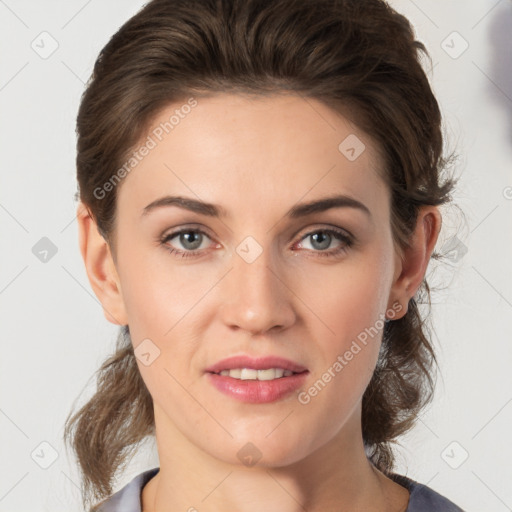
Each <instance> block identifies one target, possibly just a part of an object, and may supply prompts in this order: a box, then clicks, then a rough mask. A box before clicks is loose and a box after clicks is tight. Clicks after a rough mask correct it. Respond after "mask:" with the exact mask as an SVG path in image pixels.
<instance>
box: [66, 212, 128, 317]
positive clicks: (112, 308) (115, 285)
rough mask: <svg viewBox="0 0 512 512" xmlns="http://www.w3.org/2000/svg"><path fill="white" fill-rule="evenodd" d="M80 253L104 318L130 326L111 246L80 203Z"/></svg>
mask: <svg viewBox="0 0 512 512" xmlns="http://www.w3.org/2000/svg"><path fill="white" fill-rule="evenodd" d="M76 218H77V222H78V237H79V244H80V252H81V253H82V258H83V260H84V263H85V269H86V271H87V276H88V278H89V283H90V284H91V287H92V289H93V290H94V293H95V294H96V297H98V299H99V301H100V302H101V305H102V307H103V314H104V315H105V318H106V319H107V320H108V321H109V322H111V323H113V324H117V325H127V324H128V318H127V315H126V310H125V305H124V301H123V296H122V291H121V284H120V280H119V276H118V275H117V271H116V267H115V264H114V260H113V258H112V254H111V251H110V246H109V245H108V244H107V242H106V241H105V239H104V238H103V237H102V236H101V234H100V233H99V231H98V227H97V224H96V221H95V220H94V218H93V217H92V214H91V212H90V211H89V209H88V208H87V207H86V206H85V205H84V204H83V203H82V202H80V203H79V205H78V208H77V210H76Z"/></svg>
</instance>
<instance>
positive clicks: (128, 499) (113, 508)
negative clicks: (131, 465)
mask: <svg viewBox="0 0 512 512" xmlns="http://www.w3.org/2000/svg"><path fill="white" fill-rule="evenodd" d="M159 470H160V468H153V469H148V470H147V471H144V472H143V473H140V474H138V475H137V476H136V477H135V478H133V479H132V480H131V481H130V482H128V483H127V484H126V485H125V486H124V487H123V488H122V489H120V490H119V491H117V492H116V493H114V494H112V496H110V498H107V499H106V500H105V501H103V502H102V503H101V505H100V506H99V508H97V509H96V512H141V510H142V504H141V494H142V489H143V487H144V486H145V485H146V484H147V483H148V482H149V481H150V480H151V478H153V477H154V476H155V475H156V474H157V473H158V471H159Z"/></svg>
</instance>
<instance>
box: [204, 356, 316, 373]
mask: <svg viewBox="0 0 512 512" xmlns="http://www.w3.org/2000/svg"><path fill="white" fill-rule="evenodd" d="M233 368H252V369H254V370H265V369H267V368H282V369H283V370H291V371H292V372H294V373H301V372H303V371H306V370H307V368H305V367H304V366H301V365H300V364H298V363H295V362H293V361H290V360H289V359H284V358H283V357H277V356H266V357H251V356H248V355H238V356H232V357H228V358H226V359H222V360H221V361H218V362H217V363H215V364H214V365H212V366H209V367H208V368H206V370H205V371H206V372H212V373H219V372H221V371H222V370H231V369H233Z"/></svg>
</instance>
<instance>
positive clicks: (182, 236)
mask: <svg viewBox="0 0 512 512" xmlns="http://www.w3.org/2000/svg"><path fill="white" fill-rule="evenodd" d="M199 235H200V233H195V232H193V231H189V232H187V233H182V234H181V238H182V243H183V245H184V246H185V247H187V244H190V243H192V246H193V247H188V248H189V249H192V250H194V249H196V248H197V247H199V246H200V245H201V243H197V239H196V240H195V241H192V242H191V241H190V240H187V238H188V237H189V236H192V238H199ZM194 244H195V245H194Z"/></svg>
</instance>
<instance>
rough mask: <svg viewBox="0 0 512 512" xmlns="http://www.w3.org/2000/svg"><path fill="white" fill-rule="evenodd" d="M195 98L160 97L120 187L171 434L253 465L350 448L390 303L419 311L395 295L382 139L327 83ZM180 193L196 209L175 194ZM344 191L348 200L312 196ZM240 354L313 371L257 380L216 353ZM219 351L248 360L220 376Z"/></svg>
mask: <svg viewBox="0 0 512 512" xmlns="http://www.w3.org/2000/svg"><path fill="white" fill-rule="evenodd" d="M196 102H197V103H196ZM183 105H189V104H186V103H184V104H183ZM190 105H195V106H191V107H183V106H180V105H173V106H172V107H169V108H167V109H165V110H164V111H162V112H161V113H160V114H159V116H158V117H157V118H156V119H155V120H154V122H153V124H152V127H151V131H150V132H149V133H148V134H146V136H145V137H144V138H143V140H142V141H141V146H142V145H145V146H146V150H144V149H142V150H141V151H139V155H142V154H145V156H142V157H141V160H140V162H139V163H138V164H137V165H136V166H135V167H134V168H133V169H132V170H130V172H129V173H128V175H127V176H126V177H125V178H124V181H123V182H122V184H121V185H120V189H119V190H118V205H117V207H118V211H117V214H118V218H117V226H116V228H117V231H116V244H117V251H116V256H117V260H116V270H117V275H118V279H119V288H120V292H121V295H120V297H121V298H122V308H123V311H124V318H122V323H127V324H128V325H129V328H130V333H131V338H132V341H133V345H134V347H135V353H136V355H137V358H138V359H137V362H138V365H139V368H140V372H141V374H142V377H143V379H144V381H145V383H146V385H147V387H148V389H149V392H150V393H151V395H152V397H153V400H154V406H155V418H156V427H157V437H158V436H160V437H161V439H165V440H166V441H165V442H166V443H167V440H169V443H168V446H169V450H171V449H173V450H182V451H183V453H184V452H185V451H187V450H189V449H191V450H196V448H199V449H200V450H202V451H204V452H206V453H207V454H210V455H212V456H214V457H215V458H217V459H220V460H222V461H224V462H228V463H235V464H246V465H252V464H254V462H257V460H258V459H259V458H260V457H261V460H260V464H268V465H284V464H291V463H293V462H296V461H299V460H301V459H303V458H305V457H306V456H308V455H309V454H312V453H313V451H315V450H317V449H319V448H321V447H324V448H327V447H329V446H331V447H332V446H333V443H342V444H343V443H345V445H346V448H349V447H350V446H352V445H351V444H350V443H353V440H354V435H356V436H357V435H358V434H357V432H358V431H359V430H358V429H359V428H360V414H361V409H360V405H361V399H362V395H363V393H364V391H365V388H366V386H367V384H368V382H369V380H370V378H371V375H372V373H373V370H374V368H375V364H376V361H377V356H378V352H379V348H380V344H381V336H382V330H383V325H384V319H385V318H386V316H387V317H388V318H393V317H394V318H400V317H401V316H403V313H405V311H403V312H402V314H400V313H399V312H400V310H401V306H400V305H399V304H397V303H396V301H395V300H394V296H393V294H392V291H393V282H394V279H395V278H396V275H397V272H398V271H399V270H400V267H399V258H398V256H397V255H396V254H395V252H394V246H393V243H392V237H391V230H390V196H389V192H388V190H387V188H386V186H385V184H384V182H383V181H382V180H381V178H380V177H379V175H378V172H377V168H378V166H379V164H380V161H379V158H378V155H377V152H376V147H375V146H374V143H373V142H372V141H371V140H370V139H369V138H368V136H366V134H365V133H362V132H361V131H359V130H358V129H356V128H355V127H354V126H352V125H351V124H350V123H349V122H348V121H347V120H345V119H344V118H342V117H341V116H339V115H337V114H335V112H333V111H332V110H331V109H329V108H328V107H326V106H325V105H323V104H322V103H320V102H319V101H316V100H312V99H307V100H306V99H303V98H300V97H296V96H291V95H289V96H281V97H278V96H272V97H266V98H258V99H248V98H246V97H242V96H235V95H227V94H223V95H218V96H214V97H210V98H204V99H202V98H198V99H197V100H196V101H194V102H190ZM176 110H177V111H178V112H176ZM173 115H174V116H175V117H174V118H172V120H171V121H170V118H171V116H173ZM166 123H167V124H166ZM148 136H149V137H148ZM177 196H179V197H182V198H185V199H186V200H187V201H189V202H190V203H191V204H194V205H195V206H194V208H191V209H187V208H184V207H180V206H179V204H178V203H177V202H174V200H171V199H165V198H170V197H177ZM334 196H346V198H350V202H349V201H348V199H347V202H346V203H345V206H335V207H331V208H329V209H323V208H314V207H311V208H309V209H308V208H305V207H304V205H306V204H310V203H311V204H312V203H316V202H318V201H321V200H324V199H325V198H332V197H334ZM155 201H160V206H158V205H157V206H154V207H151V206H150V205H151V204H153V203H155ZM200 203H205V204H206V203H208V204H211V205H215V206H209V207H207V206H201V208H199V206H198V205H199V204H200ZM340 204H341V203H340ZM354 205H355V206H354ZM199 210H201V211H199ZM290 212H295V214H293V213H290ZM179 231H183V233H182V235H181V236H180V235H179V234H177V233H178V232H179ZM233 356H247V357H249V358H256V359H261V358H264V357H278V358H284V359H286V360H288V361H289V362H290V364H295V365H296V368H295V370H297V371H298V370H301V369H302V370H306V371H304V372H302V373H301V374H300V375H295V374H294V375H292V376H284V374H283V376H282V377H279V375H280V374H281V373H282V372H281V371H279V370H278V371H277V374H276V373H275V372H274V373H273V372H271V371H270V372H260V374H259V377H261V378H262V379H263V378H268V379H270V380H262V381H258V380H255V377H256V374H255V372H250V371H249V372H247V371H244V372H240V371H237V370H236V368H251V363H250V362H246V363H244V362H234V363H233V364H232V365H229V364H227V363H220V366H219V365H218V363H219V362H221V361H223V360H225V359H226V358H230V357H233ZM215 365H217V366H216V367H215V368H214V369H215V370H216V371H217V372H220V370H221V369H227V368H230V367H231V366H232V367H233V368H235V370H234V371H233V372H230V374H229V375H227V376H223V375H219V374H217V375H214V374H212V373H210V372H209V371H208V369H210V370H211V369H212V367H213V366H215ZM283 366H286V363H284V362H279V361H274V362H272V361H270V362H267V363H265V362H264V361H263V364H262V367H263V369H264V368H281V369H286V368H283ZM224 373H225V372H224ZM286 375H288V373H287V374H286ZM237 377H238V378H237ZM241 377H247V378H244V379H242V378H241ZM187 453H189V452H188V451H187ZM198 453H199V451H198ZM203 455H204V453H203Z"/></svg>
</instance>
